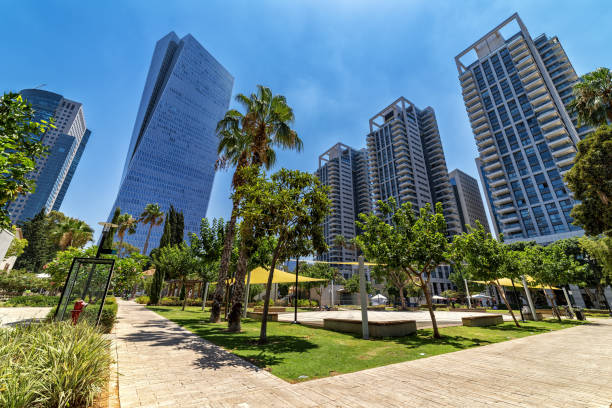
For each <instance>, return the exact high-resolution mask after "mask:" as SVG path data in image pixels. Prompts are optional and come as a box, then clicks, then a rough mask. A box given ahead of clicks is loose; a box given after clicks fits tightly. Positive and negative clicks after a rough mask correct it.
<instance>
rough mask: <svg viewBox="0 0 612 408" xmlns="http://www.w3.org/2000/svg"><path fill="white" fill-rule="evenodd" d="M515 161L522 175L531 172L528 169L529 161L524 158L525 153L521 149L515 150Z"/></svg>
mask: <svg viewBox="0 0 612 408" xmlns="http://www.w3.org/2000/svg"><path fill="white" fill-rule="evenodd" d="M514 162H515V163H516V168H517V169H518V172H519V174H520V175H521V176H525V175H527V174H529V170H528V169H527V162H526V161H525V159H524V158H523V153H521V152H520V151H518V152H514Z"/></svg>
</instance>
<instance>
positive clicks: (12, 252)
mask: <svg viewBox="0 0 612 408" xmlns="http://www.w3.org/2000/svg"><path fill="white" fill-rule="evenodd" d="M12 230H13V234H15V233H16V232H17V231H16V230H17V228H16V227H15V226H13V227H12ZM27 246H28V240H27V239H25V238H17V235H15V237H14V238H13V240H12V241H11V245H10V246H9V248H8V250H7V251H6V256H5V258H8V257H11V256H20V255H21V254H23V251H24V250H25V248H26V247H27Z"/></svg>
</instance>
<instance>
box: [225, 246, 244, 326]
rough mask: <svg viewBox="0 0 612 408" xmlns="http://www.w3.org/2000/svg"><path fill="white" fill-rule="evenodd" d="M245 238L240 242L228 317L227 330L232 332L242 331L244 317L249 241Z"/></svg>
mask: <svg viewBox="0 0 612 408" xmlns="http://www.w3.org/2000/svg"><path fill="white" fill-rule="evenodd" d="M245 238H246V237H243V238H242V240H241V241H240V255H239V257H238V265H237V267H236V276H235V277H234V289H233V290H232V302H231V305H232V306H231V310H230V312H229V314H228V315H227V330H228V331H230V332H239V331H240V319H241V317H242V302H243V301H244V278H245V276H246V270H247V261H248V258H249V257H248V249H247V245H248V242H247V239H245ZM245 307H246V306H245Z"/></svg>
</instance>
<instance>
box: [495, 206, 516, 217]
mask: <svg viewBox="0 0 612 408" xmlns="http://www.w3.org/2000/svg"><path fill="white" fill-rule="evenodd" d="M496 210H497V212H498V213H500V214H506V213H509V212H511V211H515V208H514V205H513V204H511V203H508V204H506V205H505V206H503V207H498V208H496Z"/></svg>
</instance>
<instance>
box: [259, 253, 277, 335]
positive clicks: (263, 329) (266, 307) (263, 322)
mask: <svg viewBox="0 0 612 408" xmlns="http://www.w3.org/2000/svg"><path fill="white" fill-rule="evenodd" d="M280 244H281V243H280V242H279V243H278V244H277V245H276V248H275V249H274V255H273V256H272V266H270V274H269V275H268V283H267V284H266V295H265V296H264V306H263V314H262V316H261V329H260V331H259V344H266V343H267V342H268V336H267V328H268V310H269V308H270V291H271V290H272V279H273V276H274V268H276V261H277V260H278V252H279V249H280Z"/></svg>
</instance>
